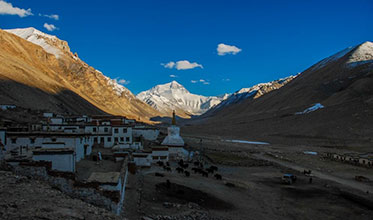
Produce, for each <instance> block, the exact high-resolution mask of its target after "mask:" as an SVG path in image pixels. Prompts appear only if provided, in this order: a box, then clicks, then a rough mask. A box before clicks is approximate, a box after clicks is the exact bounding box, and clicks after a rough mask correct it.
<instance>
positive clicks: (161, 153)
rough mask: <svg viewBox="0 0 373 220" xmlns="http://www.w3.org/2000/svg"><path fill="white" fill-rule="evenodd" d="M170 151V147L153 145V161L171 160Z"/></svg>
mask: <svg viewBox="0 0 373 220" xmlns="http://www.w3.org/2000/svg"><path fill="white" fill-rule="evenodd" d="M169 156H170V153H169V151H168V147H164V146H159V147H152V160H153V163H154V162H157V161H163V162H167V161H168V160H169Z"/></svg>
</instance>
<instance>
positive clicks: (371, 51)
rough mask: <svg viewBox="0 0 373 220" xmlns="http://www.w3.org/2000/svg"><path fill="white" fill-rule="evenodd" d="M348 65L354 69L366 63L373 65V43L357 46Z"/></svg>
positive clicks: (368, 42) (367, 42)
mask: <svg viewBox="0 0 373 220" xmlns="http://www.w3.org/2000/svg"><path fill="white" fill-rule="evenodd" d="M346 63H347V65H349V66H352V67H353V66H356V65H359V64H364V63H373V43H372V42H370V41H366V42H364V43H362V44H360V45H359V46H357V47H356V48H355V50H354V51H353V52H352V54H351V55H350V57H349V58H348V60H347V62H346Z"/></svg>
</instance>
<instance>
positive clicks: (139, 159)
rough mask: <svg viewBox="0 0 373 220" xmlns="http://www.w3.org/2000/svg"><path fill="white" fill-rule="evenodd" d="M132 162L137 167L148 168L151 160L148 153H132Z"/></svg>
mask: <svg viewBox="0 0 373 220" xmlns="http://www.w3.org/2000/svg"><path fill="white" fill-rule="evenodd" d="M132 158H133V162H135V164H136V166H139V167H150V166H151V164H152V162H153V160H152V155H151V154H149V153H132Z"/></svg>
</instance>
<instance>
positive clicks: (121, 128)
mask: <svg viewBox="0 0 373 220" xmlns="http://www.w3.org/2000/svg"><path fill="white" fill-rule="evenodd" d="M85 132H86V133H91V134H92V137H93V142H94V143H97V144H99V145H101V146H103V147H105V148H112V147H113V146H115V145H122V146H131V144H132V143H133V142H132V127H129V126H126V125H113V126H112V125H110V122H106V121H105V122H103V123H102V124H101V125H87V126H85Z"/></svg>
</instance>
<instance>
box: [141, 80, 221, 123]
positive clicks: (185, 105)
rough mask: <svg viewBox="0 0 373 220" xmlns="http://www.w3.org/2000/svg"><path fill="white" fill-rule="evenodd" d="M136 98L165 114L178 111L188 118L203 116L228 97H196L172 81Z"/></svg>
mask: <svg viewBox="0 0 373 220" xmlns="http://www.w3.org/2000/svg"><path fill="white" fill-rule="evenodd" d="M136 97H137V98H139V99H140V100H142V101H144V102H145V103H147V104H149V105H150V106H152V107H153V108H155V109H157V110H158V111H160V112H163V113H164V114H170V112H171V111H172V110H176V112H177V113H178V114H180V113H181V116H187V115H200V114H203V113H204V112H206V111H207V110H209V109H210V108H211V107H213V106H215V105H217V104H219V103H220V102H221V101H222V100H224V99H225V98H226V97H227V96H221V97H216V96H208V97H206V96H201V95H195V94H192V93H190V92H189V91H188V90H187V89H186V88H185V87H184V86H183V85H181V84H180V83H178V82H176V81H172V82H169V83H166V84H161V85H157V86H155V87H153V88H151V89H149V90H147V91H144V92H141V93H139V94H138V95H137V96H136Z"/></svg>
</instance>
